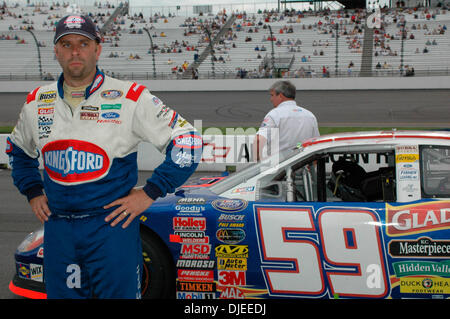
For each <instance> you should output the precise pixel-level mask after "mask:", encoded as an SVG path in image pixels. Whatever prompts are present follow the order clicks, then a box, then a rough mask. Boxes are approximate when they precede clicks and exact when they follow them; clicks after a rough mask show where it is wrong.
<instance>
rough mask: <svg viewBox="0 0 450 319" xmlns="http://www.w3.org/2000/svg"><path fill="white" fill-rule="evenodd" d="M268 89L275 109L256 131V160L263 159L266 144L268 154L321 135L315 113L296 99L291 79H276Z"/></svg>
mask: <svg viewBox="0 0 450 319" xmlns="http://www.w3.org/2000/svg"><path fill="white" fill-rule="evenodd" d="M269 92H270V101H271V102H272V104H273V106H274V109H273V110H271V111H270V112H269V113H267V115H266V116H265V117H264V120H263V122H262V123H261V127H260V128H259V130H258V132H257V133H256V137H255V142H254V143H253V154H255V156H256V158H255V159H256V160H257V161H259V160H260V159H262V157H263V156H262V155H263V150H264V147H265V146H267V148H270V149H266V153H267V154H268V155H271V154H275V153H276V152H277V151H283V150H285V149H288V148H294V147H295V146H296V145H297V144H298V143H300V142H302V141H305V140H307V139H309V138H311V137H316V136H319V135H320V134H319V129H318V124H317V119H316V117H315V116H314V114H313V113H311V112H310V111H308V110H307V109H305V108H302V107H300V106H298V105H297V103H296V102H295V93H296V88H295V86H294V85H293V84H292V83H291V82H289V81H277V82H275V83H274V84H273V85H272V86H271V87H270V89H269Z"/></svg>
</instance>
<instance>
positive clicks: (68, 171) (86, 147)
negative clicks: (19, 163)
mask: <svg viewBox="0 0 450 319" xmlns="http://www.w3.org/2000/svg"><path fill="white" fill-rule="evenodd" d="M42 153H43V154H44V167H45V170H46V172H47V174H48V175H49V176H50V178H52V179H53V180H57V181H61V182H66V183H75V182H84V181H89V180H92V179H95V178H97V177H100V176H101V175H103V174H104V173H105V172H106V171H107V169H108V167H109V158H108V155H107V154H106V152H105V151H104V150H103V149H101V148H100V147H98V146H97V145H95V144H92V143H89V142H85V141H79V140H58V141H54V142H50V143H48V144H46V145H45V146H44V148H43V149H42Z"/></svg>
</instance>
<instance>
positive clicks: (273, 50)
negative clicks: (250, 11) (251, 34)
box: [267, 24, 276, 78]
mask: <svg viewBox="0 0 450 319" xmlns="http://www.w3.org/2000/svg"><path fill="white" fill-rule="evenodd" d="M267 26H268V27H269V32H270V43H272V56H271V62H272V74H273V77H274V78H275V77H276V72H275V47H274V45H273V40H274V37H273V32H272V27H271V26H270V24H268V25H267Z"/></svg>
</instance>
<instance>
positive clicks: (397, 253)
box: [389, 237, 450, 258]
mask: <svg viewBox="0 0 450 319" xmlns="http://www.w3.org/2000/svg"><path fill="white" fill-rule="evenodd" d="M389 254H390V255H391V256H393V257H425V258H442V257H450V240H432V239H430V238H427V237H422V238H419V239H417V240H392V241H391V242H389Z"/></svg>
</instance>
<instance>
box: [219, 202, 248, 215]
mask: <svg viewBox="0 0 450 319" xmlns="http://www.w3.org/2000/svg"><path fill="white" fill-rule="evenodd" d="M211 205H212V206H213V207H214V208H215V209H217V210H219V211H222V212H227V213H236V212H240V211H241V210H244V209H245V208H247V205H248V202H247V201H245V200H242V199H216V200H215V201H213V202H212V203H211Z"/></svg>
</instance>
